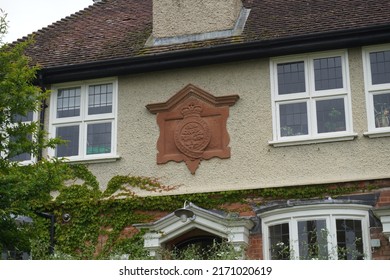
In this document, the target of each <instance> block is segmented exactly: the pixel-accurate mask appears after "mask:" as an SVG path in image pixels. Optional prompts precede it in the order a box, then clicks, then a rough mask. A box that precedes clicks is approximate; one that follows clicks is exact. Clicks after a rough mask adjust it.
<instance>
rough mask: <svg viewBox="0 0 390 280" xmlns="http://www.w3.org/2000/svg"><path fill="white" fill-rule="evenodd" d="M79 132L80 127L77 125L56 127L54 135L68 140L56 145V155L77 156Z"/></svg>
mask: <svg viewBox="0 0 390 280" xmlns="http://www.w3.org/2000/svg"><path fill="white" fill-rule="evenodd" d="M79 134H80V127H79V126H78V125H75V126H64V127H57V129H56V137H59V138H61V139H63V140H66V141H68V142H66V143H65V144H62V145H58V146H57V149H56V156H57V157H69V156H77V155H78V154H79Z"/></svg>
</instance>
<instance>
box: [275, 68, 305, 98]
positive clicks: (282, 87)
mask: <svg viewBox="0 0 390 280" xmlns="http://www.w3.org/2000/svg"><path fill="white" fill-rule="evenodd" d="M278 89H279V94H289V93H297V92H305V91H306V86H305V67H304V62H303V61H300V62H294V63H283V64H278Z"/></svg>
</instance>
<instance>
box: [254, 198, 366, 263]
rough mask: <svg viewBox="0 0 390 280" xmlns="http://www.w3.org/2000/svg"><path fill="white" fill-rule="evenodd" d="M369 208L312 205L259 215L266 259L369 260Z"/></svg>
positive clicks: (346, 205)
mask: <svg viewBox="0 0 390 280" xmlns="http://www.w3.org/2000/svg"><path fill="white" fill-rule="evenodd" d="M369 208H370V207H369V206H366V205H360V204H343V203H340V204H326V203H325V204H313V205H304V206H295V207H287V208H279V209H275V210H270V211H265V212H263V213H261V214H260V217H261V219H262V226H263V244H264V245H263V246H264V247H263V249H264V256H265V258H266V259H273V260H282V259H302V260H311V259H322V260H327V259H348V260H350V259H354V260H359V259H369V258H370V257H371V256H370V247H369V216H368V210H369Z"/></svg>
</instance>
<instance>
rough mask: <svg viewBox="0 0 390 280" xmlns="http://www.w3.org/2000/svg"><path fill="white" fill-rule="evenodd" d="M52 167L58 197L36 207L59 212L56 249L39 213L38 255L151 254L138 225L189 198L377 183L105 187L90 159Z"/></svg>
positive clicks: (119, 183)
mask: <svg viewBox="0 0 390 280" xmlns="http://www.w3.org/2000/svg"><path fill="white" fill-rule="evenodd" d="M46 168H47V170H46V173H45V172H43V171H42V172H43V174H41V176H42V184H48V185H49V186H48V187H47V190H50V191H51V193H52V195H53V192H54V195H55V196H56V198H55V200H53V199H51V198H50V200H49V199H47V197H45V199H41V200H36V201H35V202H34V204H33V205H34V206H33V207H34V208H35V210H36V211H40V212H46V213H53V214H54V215H55V218H56V223H55V254H54V255H49V254H48V252H49V250H48V248H49V246H50V243H49V242H50V238H49V230H48V229H49V226H50V223H49V221H48V220H47V219H44V218H42V217H39V216H38V215H36V216H34V217H33V219H34V221H37V222H36V223H34V225H33V227H34V229H30V231H31V232H34V234H32V235H31V236H32V238H31V244H30V247H31V251H32V257H33V258H34V259H50V258H61V259H64V258H72V259H112V258H122V257H123V256H125V257H126V258H130V259H146V258H148V255H147V252H146V251H145V250H144V249H143V238H142V236H143V233H142V232H138V230H136V229H135V228H134V227H133V226H132V225H133V224H137V223H146V222H152V221H154V220H155V218H154V217H155V216H154V214H155V213H157V212H158V213H161V212H163V213H166V214H167V213H170V212H172V211H174V210H175V209H177V208H181V207H182V205H183V202H184V201H191V202H193V203H194V204H196V205H198V206H200V207H203V208H207V209H225V208H224V207H225V206H226V205H229V204H232V203H243V204H246V205H247V204H250V205H251V206H253V207H256V206H260V205H261V204H262V203H265V202H267V201H273V200H286V199H310V198H324V197H326V196H332V197H337V196H338V195H342V194H348V193H356V192H364V191H367V190H371V189H372V188H374V187H375V186H361V185H359V184H343V185H341V184H340V185H317V186H299V187H280V188H265V189H254V190H236V191H223V192H210V193H194V194H181V195H171V194H169V191H171V190H173V189H175V188H177V187H171V186H165V185H163V184H162V183H161V182H160V181H159V180H158V179H155V178H146V177H140V176H115V177H113V178H112V179H111V180H110V182H109V183H108V186H107V188H106V189H105V190H104V191H101V190H100V188H99V184H98V182H97V180H96V178H95V177H94V176H93V174H92V173H91V172H90V171H89V170H88V167H87V166H85V165H70V164H59V163H58V164H57V165H56V166H51V165H49V167H46ZM49 171H51V172H49ZM135 188H139V189H142V190H144V191H149V192H158V193H159V195H157V196H145V197H141V196H137V195H136V194H135V193H134V192H133V191H129V189H133V190H134V189H135ZM165 193H166V195H165ZM64 214H69V215H70V219H68V220H64V219H63V215H64Z"/></svg>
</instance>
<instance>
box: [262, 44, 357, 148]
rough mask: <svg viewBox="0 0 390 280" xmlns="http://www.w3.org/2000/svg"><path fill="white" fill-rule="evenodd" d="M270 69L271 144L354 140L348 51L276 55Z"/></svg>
mask: <svg viewBox="0 0 390 280" xmlns="http://www.w3.org/2000/svg"><path fill="white" fill-rule="evenodd" d="M270 68H271V90H272V105H273V107H272V109H273V126H274V139H273V141H272V142H271V144H275V145H276V144H281V143H294V142H296V143H298V142H305V141H313V140H318V141H319V142H320V141H324V140H327V139H332V138H333V139H334V138H339V139H340V138H343V137H345V136H347V135H348V136H349V137H347V138H348V139H351V137H350V136H353V134H352V121H351V109H350V107H351V105H350V90H349V79H348V63H347V53H346V52H344V51H339V52H332V53H321V54H309V55H305V56H290V57H283V58H274V59H272V60H271V67H270ZM352 139H353V137H352Z"/></svg>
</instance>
